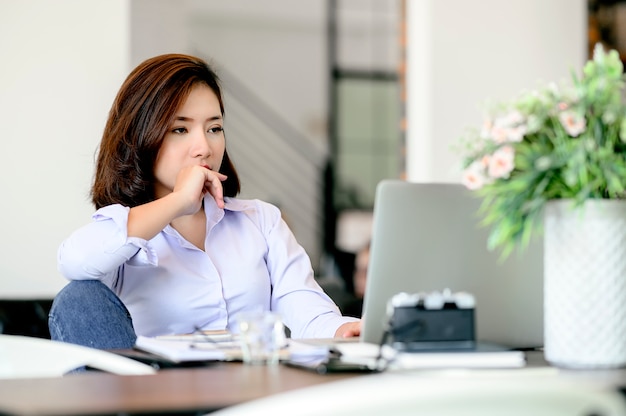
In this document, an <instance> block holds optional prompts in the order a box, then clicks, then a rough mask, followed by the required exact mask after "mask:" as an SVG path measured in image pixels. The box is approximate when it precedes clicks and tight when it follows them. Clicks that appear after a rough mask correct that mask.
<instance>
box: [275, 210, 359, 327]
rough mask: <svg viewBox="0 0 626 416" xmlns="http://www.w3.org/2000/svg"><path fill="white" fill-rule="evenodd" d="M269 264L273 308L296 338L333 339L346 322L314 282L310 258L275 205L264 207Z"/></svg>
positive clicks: (347, 320) (352, 320) (335, 306)
mask: <svg viewBox="0 0 626 416" xmlns="http://www.w3.org/2000/svg"><path fill="white" fill-rule="evenodd" d="M265 214H266V216H265V218H264V219H265V220H266V221H267V222H265V224H264V226H265V227H264V228H265V233H266V239H267V244H268V254H267V266H268V269H269V272H270V276H271V279H272V300H271V307H272V309H273V310H275V311H277V312H279V313H280V314H281V315H282V317H283V319H284V321H285V324H286V325H287V327H289V329H290V330H291V336H292V337H293V338H332V337H334V336H335V332H336V331H337V329H338V328H339V327H340V326H341V325H342V324H344V323H346V322H354V321H358V318H353V317H344V316H342V315H341V312H340V311H339V308H338V307H337V305H336V304H335V303H334V302H333V301H332V299H331V298H330V297H329V296H328V295H327V294H326V293H325V292H324V291H323V290H322V288H321V287H320V286H319V284H318V283H317V281H315V278H314V273H313V268H312V266H311V260H310V258H309V256H308V254H307V253H306V252H305V250H304V248H303V247H302V246H301V245H300V244H299V243H298V242H297V241H296V238H295V236H294V235H293V233H292V232H291V230H290V229H289V227H288V226H287V224H286V223H285V221H283V219H282V218H281V216H280V211H279V210H278V209H277V208H276V207H273V206H269V208H268V209H266V210H265Z"/></svg>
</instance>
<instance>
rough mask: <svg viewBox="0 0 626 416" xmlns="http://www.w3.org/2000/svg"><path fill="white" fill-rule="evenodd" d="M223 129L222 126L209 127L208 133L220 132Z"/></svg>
mask: <svg viewBox="0 0 626 416" xmlns="http://www.w3.org/2000/svg"><path fill="white" fill-rule="evenodd" d="M223 131H224V128H223V127H211V128H210V129H209V133H221V132H223Z"/></svg>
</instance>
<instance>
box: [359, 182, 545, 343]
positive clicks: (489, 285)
mask: <svg viewBox="0 0 626 416" xmlns="http://www.w3.org/2000/svg"><path fill="white" fill-rule="evenodd" d="M480 204H481V199H479V198H478V197H477V196H475V195H474V194H472V193H471V192H470V191H468V190H466V189H465V187H463V185H461V184H451V183H412V182H406V181H402V180H384V181H382V182H380V183H379V184H378V186H377V189H376V196H375V202H374V213H373V215H374V217H373V225H372V227H373V228H372V241H371V248H370V263H369V268H368V274H367V284H366V290H365V298H364V303H363V318H364V319H363V327H362V332H361V336H360V340H361V341H365V342H370V343H380V341H381V339H382V336H383V331H384V326H385V323H386V321H387V320H388V317H387V311H386V309H387V302H388V301H389V299H390V298H391V297H393V296H394V295H395V294H398V293H400V292H407V293H409V294H415V293H422V292H432V291H443V290H444V289H449V290H450V291H451V292H453V293H454V292H469V293H470V294H472V295H474V298H475V302H476V303H475V312H474V313H475V317H474V322H475V336H476V340H477V341H479V342H486V343H496V344H500V345H503V346H507V347H511V348H537V347H541V346H543V250H542V247H543V244H542V241H541V238H540V236H535V237H534V241H531V244H530V246H529V247H528V248H527V249H526V251H525V252H523V253H522V254H521V255H520V254H519V253H517V252H513V253H512V254H511V255H510V256H509V258H508V259H506V260H504V261H502V260H501V259H500V252H497V251H489V250H488V249H487V238H488V233H489V228H487V227H484V226H481V225H480V224H479V222H480V217H479V216H478V214H477V210H478V208H479V206H480Z"/></svg>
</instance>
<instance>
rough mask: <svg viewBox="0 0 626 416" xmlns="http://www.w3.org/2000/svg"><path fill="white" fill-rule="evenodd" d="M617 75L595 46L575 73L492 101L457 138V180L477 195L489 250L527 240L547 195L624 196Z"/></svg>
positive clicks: (579, 198)
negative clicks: (478, 124)
mask: <svg viewBox="0 0 626 416" xmlns="http://www.w3.org/2000/svg"><path fill="white" fill-rule="evenodd" d="M624 80H625V78H624V75H623V65H622V62H621V60H620V58H619V55H618V53H617V52H616V51H614V50H611V51H608V52H607V51H605V50H604V49H603V48H602V46H600V45H596V47H595V49H594V54H593V59H591V60H590V61H588V62H587V63H586V65H585V66H584V69H583V73H582V76H580V77H579V76H577V75H576V73H575V72H574V71H572V78H571V82H568V83H565V82H564V83H561V84H554V83H553V84H549V85H546V86H544V87H543V88H540V89H537V90H533V91H527V92H524V93H522V94H521V95H520V96H519V98H518V99H516V100H514V101H512V102H510V103H505V104H499V105H495V106H493V108H491V109H490V111H489V112H488V115H487V117H486V119H485V122H484V124H483V126H482V129H476V130H474V131H471V132H470V133H469V135H467V136H466V137H464V138H463V139H462V144H463V152H464V153H463V154H464V160H463V163H464V164H463V167H464V171H463V178H462V182H463V184H464V185H465V186H466V187H467V188H469V189H471V190H474V191H475V192H476V193H477V195H479V196H481V197H482V198H483V202H482V206H481V209H480V211H479V213H480V215H481V217H482V224H484V225H486V226H490V227H491V231H490V235H489V240H488V247H489V249H495V248H500V249H502V254H503V255H504V256H505V257H506V256H508V255H509V254H510V253H511V251H512V250H513V249H514V248H515V247H516V246H519V245H521V247H524V246H525V245H527V244H528V242H529V241H530V238H531V236H532V234H533V231H535V230H537V228H539V227H540V225H541V224H542V221H541V220H542V211H543V208H544V206H545V204H546V202H548V201H550V200H554V199H566V198H567V199H572V200H573V201H574V204H582V203H584V202H585V201H586V200H588V199H600V198H601V199H621V198H624V197H625V196H626V195H625V192H624V191H625V185H626V106H625V104H624V100H623V94H624V86H625V83H624Z"/></svg>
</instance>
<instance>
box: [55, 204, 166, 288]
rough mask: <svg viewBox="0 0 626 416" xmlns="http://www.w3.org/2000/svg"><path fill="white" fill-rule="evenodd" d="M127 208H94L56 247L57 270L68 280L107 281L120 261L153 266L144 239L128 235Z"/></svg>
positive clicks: (152, 255)
mask: <svg viewBox="0 0 626 416" xmlns="http://www.w3.org/2000/svg"><path fill="white" fill-rule="evenodd" d="M129 212H130V208H128V207H124V206H122V205H119V204H115V205H109V206H106V207H103V208H101V209H99V210H98V211H96V212H95V213H94V215H93V216H92V219H93V221H92V222H91V223H90V224H87V225H85V226H83V227H81V228H79V229H78V230H76V231H75V232H74V233H72V234H71V235H70V236H69V237H68V238H67V239H66V240H65V241H63V243H61V246H60V247H59V250H58V253H57V263H58V269H59V271H60V272H61V274H62V275H63V276H64V277H65V278H66V279H68V280H88V279H96V280H102V281H107V280H110V279H114V278H115V277H116V276H117V270H118V269H119V267H120V266H121V265H122V264H124V263H129V264H133V265H135V266H141V265H146V266H156V265H157V263H158V260H157V256H156V252H155V251H154V249H153V248H152V247H150V244H149V242H148V241H147V240H144V239H141V238H136V237H128V234H127V223H128V214H129Z"/></svg>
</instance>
